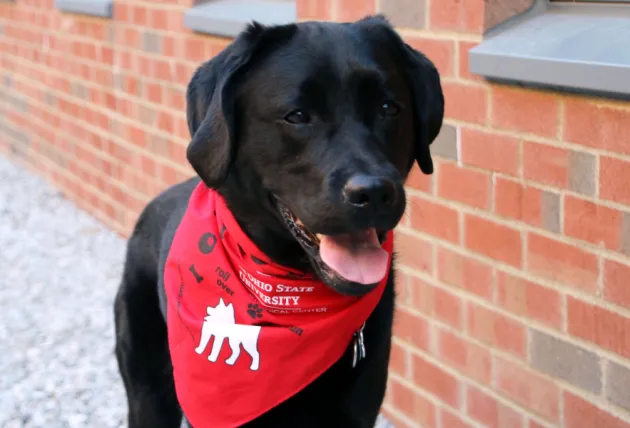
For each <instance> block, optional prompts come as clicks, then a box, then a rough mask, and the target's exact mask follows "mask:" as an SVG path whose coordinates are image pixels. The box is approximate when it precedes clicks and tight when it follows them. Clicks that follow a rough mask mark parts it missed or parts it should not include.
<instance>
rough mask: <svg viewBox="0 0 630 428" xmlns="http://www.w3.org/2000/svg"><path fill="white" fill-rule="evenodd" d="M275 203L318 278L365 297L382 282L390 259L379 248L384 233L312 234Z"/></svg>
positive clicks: (286, 210)
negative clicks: (316, 272)
mask: <svg viewBox="0 0 630 428" xmlns="http://www.w3.org/2000/svg"><path fill="white" fill-rule="evenodd" d="M275 202H276V206H277V208H278V211H279V212H280V215H281V216H282V219H283V220H284V222H285V224H286V226H287V228H288V229H289V231H290V232H291V234H292V235H293V237H294V238H295V239H296V240H297V241H298V242H299V243H300V245H301V246H302V248H303V249H304V250H305V251H306V253H307V254H308V256H309V257H310V259H311V261H312V264H313V265H314V267H315V269H316V270H317V271H318V274H319V275H320V276H321V277H322V279H323V280H324V281H325V282H327V283H328V284H329V285H332V286H333V287H334V288H335V289H337V290H338V291H339V292H342V293H344V294H351V295H360V294H364V293H366V292H367V291H370V290H371V289H373V288H374V287H376V285H378V283H380V282H381V281H382V280H383V278H385V276H386V275H387V271H388V269H389V257H390V256H389V254H388V252H387V251H385V250H384V249H382V248H381V245H382V244H383V242H384V241H385V238H386V233H387V232H386V231H379V230H377V229H375V228H369V229H364V230H361V231H357V232H352V233H346V234H340V235H323V234H319V233H313V232H311V231H310V230H309V229H308V228H307V227H306V226H305V225H304V223H302V221H300V219H298V218H297V217H296V216H295V215H294V214H293V212H291V210H289V209H288V208H287V207H286V206H285V205H284V204H283V203H282V202H281V201H279V200H278V199H275Z"/></svg>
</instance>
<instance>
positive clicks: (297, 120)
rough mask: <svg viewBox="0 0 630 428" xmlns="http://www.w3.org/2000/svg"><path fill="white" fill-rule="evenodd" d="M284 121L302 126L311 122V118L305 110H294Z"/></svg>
mask: <svg viewBox="0 0 630 428" xmlns="http://www.w3.org/2000/svg"><path fill="white" fill-rule="evenodd" d="M284 120H286V121H287V122H289V123H291V124H293V125H300V124H304V123H309V122H310V121H311V116H309V114H308V113H307V112H305V111H304V110H293V111H292V112H291V113H289V114H287V115H286V116H285V117H284Z"/></svg>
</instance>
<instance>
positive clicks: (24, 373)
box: [0, 156, 126, 428]
mask: <svg viewBox="0 0 630 428" xmlns="http://www.w3.org/2000/svg"><path fill="white" fill-rule="evenodd" d="M124 250H125V240H124V239H122V238H120V237H119V236H117V235H116V234H115V233H113V232H111V231H110V230H108V229H107V228H106V227H105V226H103V225H102V224H100V223H99V222H98V221H96V220H95V219H93V218H92V217H90V216H89V215H88V214H86V213H84V212H82V211H80V210H79V209H78V208H76V207H75V206H74V205H73V204H72V203H71V202H70V201H68V200H66V199H64V197H63V196H62V195H61V193H60V192H59V191H58V190H56V189H54V188H53V187H51V186H50V185H48V184H47V183H46V182H45V181H44V180H43V179H41V178H39V177H37V176H36V175H34V174H32V173H30V172H28V171H27V170H24V169H22V168H19V167H16V166H14V165H13V164H11V163H10V162H9V161H7V160H6V159H5V158H3V157H2V156H0V427H2V428H22V427H23V428H27V427H28V428H31V427H32V428H35V427H38V428H39V427H42V428H43V427H47V428H66V427H71V428H74V427H77V428H78V427H81V428H87V427H89V428H109V427H123V426H124V424H123V421H124V419H125V417H126V416H125V413H126V411H125V407H126V398H125V394H124V390H123V387H122V383H121V380H120V377H119V374H118V371H117V367H116V360H115V357H114V326H113V312H112V302H113V299H114V296H115V293H116V288H117V285H118V282H119V280H120V275H121V267H122V261H123V256H124Z"/></svg>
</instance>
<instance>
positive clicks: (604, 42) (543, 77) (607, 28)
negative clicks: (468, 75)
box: [469, 0, 630, 98]
mask: <svg viewBox="0 0 630 428" xmlns="http://www.w3.org/2000/svg"><path fill="white" fill-rule="evenodd" d="M629 40H630V5H628V4H626V5H619V4H617V5H615V4H593V3H591V4H575V3H573V4H571V3H549V2H548V1H547V0H538V1H537V2H536V3H535V4H534V6H533V7H532V8H531V9H530V10H529V11H527V12H525V13H524V14H522V15H520V16H518V17H516V18H515V19H512V20H508V21H507V22H505V23H503V24H501V25H500V26H498V27H496V28H495V29H493V30H491V31H489V32H488V34H486V37H485V38H484V41H483V42H482V43H481V44H479V45H478V46H476V47H474V48H473V49H471V50H470V52H469V61H470V70H471V72H473V73H475V74H479V75H482V76H484V77H486V78H487V79H489V80H498V81H504V82H508V83H509V82H517V83H521V84H525V85H532V86H542V87H551V88H554V89H559V90H567V91H571V92H580V93H597V94H603V95H607V96H612V97H615V98H627V97H628V96H630V79H629V78H628V76H630V49H628V43H629V42H628V41H629Z"/></svg>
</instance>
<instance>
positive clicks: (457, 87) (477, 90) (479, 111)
mask: <svg viewBox="0 0 630 428" xmlns="http://www.w3.org/2000/svg"><path fill="white" fill-rule="evenodd" d="M442 91H443V92H444V98H445V99H446V104H445V107H444V116H445V117H447V118H450V119H456V120H461V121H464V122H469V123H476V124H482V125H484V124H485V123H486V120H487V118H488V88H487V87H485V86H476V85H471V84H463V83H456V82H444V81H443V82H442Z"/></svg>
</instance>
